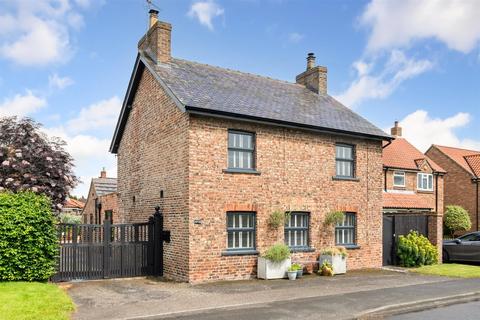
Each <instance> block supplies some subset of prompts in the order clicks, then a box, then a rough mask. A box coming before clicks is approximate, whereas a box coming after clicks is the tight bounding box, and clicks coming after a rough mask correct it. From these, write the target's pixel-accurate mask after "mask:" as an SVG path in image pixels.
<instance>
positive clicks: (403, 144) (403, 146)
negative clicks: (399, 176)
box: [382, 137, 445, 173]
mask: <svg viewBox="0 0 480 320" xmlns="http://www.w3.org/2000/svg"><path fill="white" fill-rule="evenodd" d="M385 145H386V144H385ZM382 157H383V166H384V167H389V168H398V169H405V170H415V171H418V170H420V165H421V164H422V163H423V162H424V161H427V162H428V164H429V165H430V167H431V168H432V169H433V170H434V171H435V172H440V173H445V170H444V169H443V168H442V167H440V166H439V165H438V164H436V163H435V161H433V160H432V159H430V158H429V157H427V156H426V155H424V154H423V153H422V152H421V151H420V150H418V149H417V148H415V147H414V146H413V145H412V144H411V143H410V142H408V141H407V140H406V139H404V138H401V137H397V138H396V139H395V140H393V141H392V143H391V144H389V145H388V146H386V147H385V148H384V149H383V155H382Z"/></svg>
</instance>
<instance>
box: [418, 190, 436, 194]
mask: <svg viewBox="0 0 480 320" xmlns="http://www.w3.org/2000/svg"><path fill="white" fill-rule="evenodd" d="M417 193H425V194H433V190H418V189H417Z"/></svg>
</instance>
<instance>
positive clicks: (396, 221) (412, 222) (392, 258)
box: [383, 214, 428, 266]
mask: <svg viewBox="0 0 480 320" xmlns="http://www.w3.org/2000/svg"><path fill="white" fill-rule="evenodd" d="M412 230H415V231H417V232H418V233H419V234H423V235H424V236H425V237H428V216H427V215H422V214H393V215H388V214H387V215H384V216H383V265H384V266H386V265H396V264H397V263H398V262H397V254H396V251H397V250H396V244H397V240H398V237H400V236H401V235H406V234H408V233H409V232H410V231H412Z"/></svg>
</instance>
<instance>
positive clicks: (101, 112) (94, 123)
mask: <svg viewBox="0 0 480 320" xmlns="http://www.w3.org/2000/svg"><path fill="white" fill-rule="evenodd" d="M121 106H122V102H121V101H120V99H119V98H118V97H116V96H114V97H112V98H110V99H106V100H101V101H99V102H96V103H94V104H92V105H90V106H88V107H86V108H82V110H81V111H80V113H79V115H78V117H76V118H73V119H71V120H69V121H68V122H67V127H68V130H69V131H71V132H74V133H78V132H85V131H88V130H100V129H104V128H108V129H111V130H112V131H111V132H113V128H114V126H115V124H116V123H117V118H118V114H119V113H120V108H121Z"/></svg>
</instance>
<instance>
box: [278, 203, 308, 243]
mask: <svg viewBox="0 0 480 320" xmlns="http://www.w3.org/2000/svg"><path fill="white" fill-rule="evenodd" d="M292 215H302V216H305V217H306V218H307V226H306V227H287V219H290V218H291V216H292ZM283 229H284V232H283V237H284V243H285V244H286V245H287V246H288V247H289V248H290V249H292V250H299V249H309V248H310V212H308V211H287V212H285V224H284V227H283ZM305 230H306V231H307V243H306V245H304V246H290V245H289V244H288V242H287V233H288V232H289V231H305Z"/></svg>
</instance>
